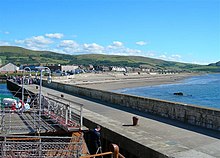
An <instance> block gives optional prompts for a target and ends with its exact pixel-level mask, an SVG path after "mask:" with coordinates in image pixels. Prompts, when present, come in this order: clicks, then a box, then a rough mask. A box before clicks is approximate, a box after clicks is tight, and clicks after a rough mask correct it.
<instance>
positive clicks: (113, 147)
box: [110, 144, 119, 158]
mask: <svg viewBox="0 0 220 158" xmlns="http://www.w3.org/2000/svg"><path fill="white" fill-rule="evenodd" d="M110 150H111V152H112V153H113V158H119V147H118V146H117V145H116V144H111V146H110Z"/></svg>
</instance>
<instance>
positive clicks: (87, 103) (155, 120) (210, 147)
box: [25, 85, 220, 158]
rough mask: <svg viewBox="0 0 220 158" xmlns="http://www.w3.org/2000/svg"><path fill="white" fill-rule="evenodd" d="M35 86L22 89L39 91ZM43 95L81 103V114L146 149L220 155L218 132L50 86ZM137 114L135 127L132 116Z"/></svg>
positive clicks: (210, 157)
mask: <svg viewBox="0 0 220 158" xmlns="http://www.w3.org/2000/svg"><path fill="white" fill-rule="evenodd" d="M35 87H36V85H25V88H26V89H28V90H30V91H32V92H35V93H38V90H36V88H35ZM42 93H43V95H47V93H51V94H54V95H58V96H60V95H61V94H63V95H64V97H65V98H66V99H69V100H72V101H74V102H77V103H80V104H83V105H84V109H83V117H85V118H87V119H89V120H92V121H93V122H96V123H97V124H100V125H101V126H103V127H105V128H109V129H111V130H113V131H114V132H117V133H118V134H120V135H122V136H125V137H128V138H130V139H132V140H133V141H135V142H138V143H140V144H142V145H144V146H146V147H148V148H151V149H153V150H155V151H158V152H160V153H163V154H164V155H167V156H168V157H176V158H214V157H215V158H220V148H219V147H220V132H218V131H212V130H208V129H204V128H200V127H196V126H192V125H189V124H184V123H181V122H178V121H174V120H169V119H166V118H161V117H158V116H154V115H150V114H146V113H144V112H140V111H136V110H133V109H129V108H126V107H118V106H117V105H112V104H107V103H101V102H99V101H96V100H90V99H88V98H87V99H86V98H81V97H77V96H73V95H69V94H65V93H63V92H59V91H56V90H52V89H49V88H45V87H43V88H42ZM133 116H136V117H138V125H137V126H129V125H131V124H132V117H133Z"/></svg>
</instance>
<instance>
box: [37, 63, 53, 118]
mask: <svg viewBox="0 0 220 158" xmlns="http://www.w3.org/2000/svg"><path fill="white" fill-rule="evenodd" d="M36 69H39V70H40V89H39V114H40V116H41V108H42V107H41V95H42V76H43V71H46V72H47V73H49V75H48V78H47V82H48V83H51V71H50V68H49V67H44V66H39V67H36Z"/></svg>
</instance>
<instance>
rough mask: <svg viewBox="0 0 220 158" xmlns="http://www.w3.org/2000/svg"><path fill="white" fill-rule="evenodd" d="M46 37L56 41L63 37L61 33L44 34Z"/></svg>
mask: <svg viewBox="0 0 220 158" xmlns="http://www.w3.org/2000/svg"><path fill="white" fill-rule="evenodd" d="M45 36H46V37H48V38H56V39H60V38H62V37H63V36H64V35H63V34H62V33H48V34H45Z"/></svg>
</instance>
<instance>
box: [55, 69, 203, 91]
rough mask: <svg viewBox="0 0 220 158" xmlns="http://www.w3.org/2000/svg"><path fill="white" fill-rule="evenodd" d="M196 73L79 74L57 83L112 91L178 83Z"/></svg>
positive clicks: (196, 74)
mask: <svg viewBox="0 0 220 158" xmlns="http://www.w3.org/2000/svg"><path fill="white" fill-rule="evenodd" d="M198 75H200V74H198V73H179V74H147V73H142V74H140V75H138V74H137V73H128V74H126V75H124V74H122V73H102V74H80V75H75V76H74V77H73V78H67V79H66V80H65V79H59V82H62V83H66V84H71V85H77V86H80V87H86V88H92V89H99V90H105V91H113V90H119V89H124V88H136V87H144V86H154V85H162V84H171V83H178V82H181V81H182V80H184V79H186V78H190V77H193V76H198Z"/></svg>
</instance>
